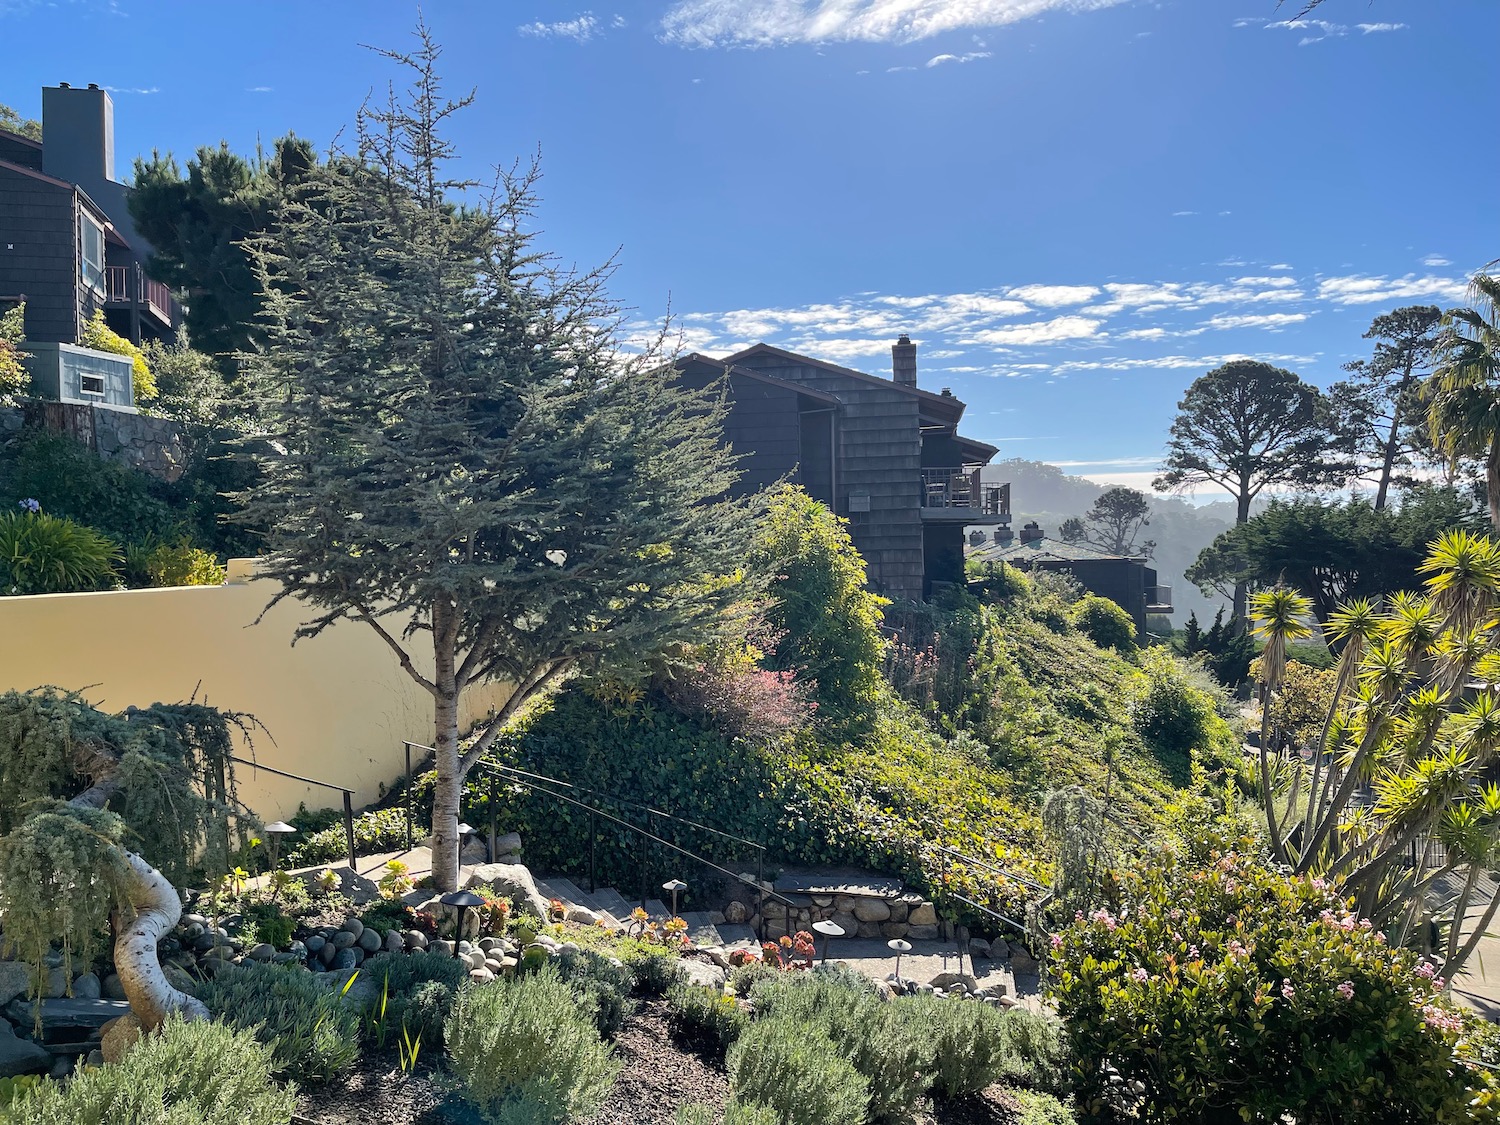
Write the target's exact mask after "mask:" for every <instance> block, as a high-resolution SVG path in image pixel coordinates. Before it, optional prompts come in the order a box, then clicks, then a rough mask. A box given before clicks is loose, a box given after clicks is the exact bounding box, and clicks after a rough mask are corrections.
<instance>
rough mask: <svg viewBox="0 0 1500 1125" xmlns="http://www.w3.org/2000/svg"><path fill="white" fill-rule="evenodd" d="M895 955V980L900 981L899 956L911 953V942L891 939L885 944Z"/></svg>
mask: <svg viewBox="0 0 1500 1125" xmlns="http://www.w3.org/2000/svg"><path fill="white" fill-rule="evenodd" d="M885 944H886V945H887V946H888V947H889V948H890V949H891V950H892V951H893V952H894V953H895V954H896V979H897V980H898V981H899V980H900V979H901V954H903V953H910V952H911V942H909V941H907V940H906V939H905V938H898V937H893V938H891V940H890V941H888V942H886V943H885Z"/></svg>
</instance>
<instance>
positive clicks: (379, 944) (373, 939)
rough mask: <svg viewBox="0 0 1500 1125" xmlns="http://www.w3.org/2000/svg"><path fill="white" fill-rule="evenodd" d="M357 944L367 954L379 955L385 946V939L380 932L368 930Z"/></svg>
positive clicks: (361, 935) (360, 936)
mask: <svg viewBox="0 0 1500 1125" xmlns="http://www.w3.org/2000/svg"><path fill="white" fill-rule="evenodd" d="M356 944H357V945H358V946H359V948H361V949H363V950H364V951H365V952H366V953H378V952H380V950H381V949H382V948H383V947H384V946H385V939H384V938H382V937H381V936H380V931H379V930H370V929H367V930H365V931H364V933H362V934H360V935H359V940H358V942H356Z"/></svg>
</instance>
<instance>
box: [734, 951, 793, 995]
mask: <svg viewBox="0 0 1500 1125" xmlns="http://www.w3.org/2000/svg"><path fill="white" fill-rule="evenodd" d="M780 973H781V970H780V969H777V968H775V967H774V966H771V965H767V964H766V963H765V962H764V961H762V960H760V959H759V958H757V959H755V960H753V961H746V962H745V963H744V964H743V965H736V966H735V967H734V968H732V969H730V970H729V991H731V992H733V993H734V994H735V995H736V996H749V995H750V993H751V992H752V991H754V989H755V986H756V985H757V984H759V983H760V982H761V981H763V980H770V979H772V978H774V977H776V976H778V975H779V974H780Z"/></svg>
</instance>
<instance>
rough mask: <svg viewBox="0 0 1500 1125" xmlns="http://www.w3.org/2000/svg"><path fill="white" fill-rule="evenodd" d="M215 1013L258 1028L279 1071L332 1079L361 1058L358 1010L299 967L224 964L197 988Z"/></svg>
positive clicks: (292, 1075) (301, 1078)
mask: <svg viewBox="0 0 1500 1125" xmlns="http://www.w3.org/2000/svg"><path fill="white" fill-rule="evenodd" d="M198 999H200V1000H202V1001H203V1003H204V1004H205V1005H207V1007H208V1010H209V1011H210V1012H211V1013H213V1014H214V1015H215V1016H216V1017H218V1018H221V1019H223V1020H225V1021H227V1022H228V1023H229V1024H231V1025H232V1026H234V1027H237V1028H241V1029H244V1030H250V1031H254V1032H255V1036H256V1038H258V1039H259V1040H260V1041H261V1042H262V1043H264V1044H266V1045H267V1047H269V1048H270V1051H271V1061H272V1068H273V1069H274V1071H275V1073H276V1074H277V1075H278V1076H283V1077H287V1078H293V1079H296V1080H297V1081H299V1082H308V1083H321V1082H328V1081H331V1080H332V1079H333V1078H335V1077H337V1076H338V1075H339V1074H340V1073H341V1072H343V1071H345V1070H348V1069H349V1068H350V1067H351V1066H353V1065H354V1062H355V1060H356V1059H358V1058H359V1015H358V1013H357V1012H356V1011H355V1010H354V1009H353V1008H352V1007H350V1006H348V1005H346V1004H344V1003H343V1000H342V998H341V997H340V996H339V994H338V993H337V992H334V991H332V990H331V989H330V988H329V987H328V985H327V984H325V983H324V982H322V981H320V980H319V979H318V977H317V976H315V975H314V974H312V973H309V972H307V971H306V970H305V969H303V968H301V967H300V966H295V965H293V966H282V965H271V964H262V963H261V962H258V961H248V960H247V961H245V962H244V963H242V964H239V965H234V964H228V965H224V966H222V967H221V968H220V969H219V970H218V972H217V973H215V975H214V976H212V977H210V978H209V979H208V980H206V981H204V982H203V984H201V985H199V987H198Z"/></svg>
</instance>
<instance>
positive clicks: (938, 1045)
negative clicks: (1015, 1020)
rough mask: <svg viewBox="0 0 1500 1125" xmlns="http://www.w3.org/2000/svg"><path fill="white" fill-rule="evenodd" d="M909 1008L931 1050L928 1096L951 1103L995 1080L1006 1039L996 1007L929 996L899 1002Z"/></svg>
mask: <svg viewBox="0 0 1500 1125" xmlns="http://www.w3.org/2000/svg"><path fill="white" fill-rule="evenodd" d="M899 1003H900V1004H901V1005H904V1006H907V1007H909V1009H910V1011H911V1014H912V1017H913V1021H914V1023H916V1025H917V1026H919V1027H921V1028H922V1033H923V1035H924V1037H925V1038H926V1041H927V1042H928V1043H929V1044H930V1045H931V1048H932V1052H933V1063H932V1071H931V1077H932V1092H933V1093H934V1094H938V1095H940V1096H942V1097H944V1098H948V1099H950V1100H953V1099H958V1098H967V1097H973V1096H974V1095H975V1094H977V1093H979V1092H980V1091H981V1090H983V1089H985V1088H986V1087H987V1086H990V1085H991V1084H992V1083H994V1082H996V1081H997V1080H999V1078H1000V1075H1001V1073H1002V1072H1003V1064H1004V1057H1005V1040H1004V1039H1003V1037H1002V1036H1003V1032H1002V1031H1001V1024H1002V1021H1003V1016H1002V1014H1001V1012H1000V1010H999V1009H998V1008H992V1007H991V1006H990V1005H988V1004H976V1003H970V1002H961V1001H955V1000H948V999H938V998H936V997H932V996H913V997H908V998H904V999H902V1000H901V1001H899Z"/></svg>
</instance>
